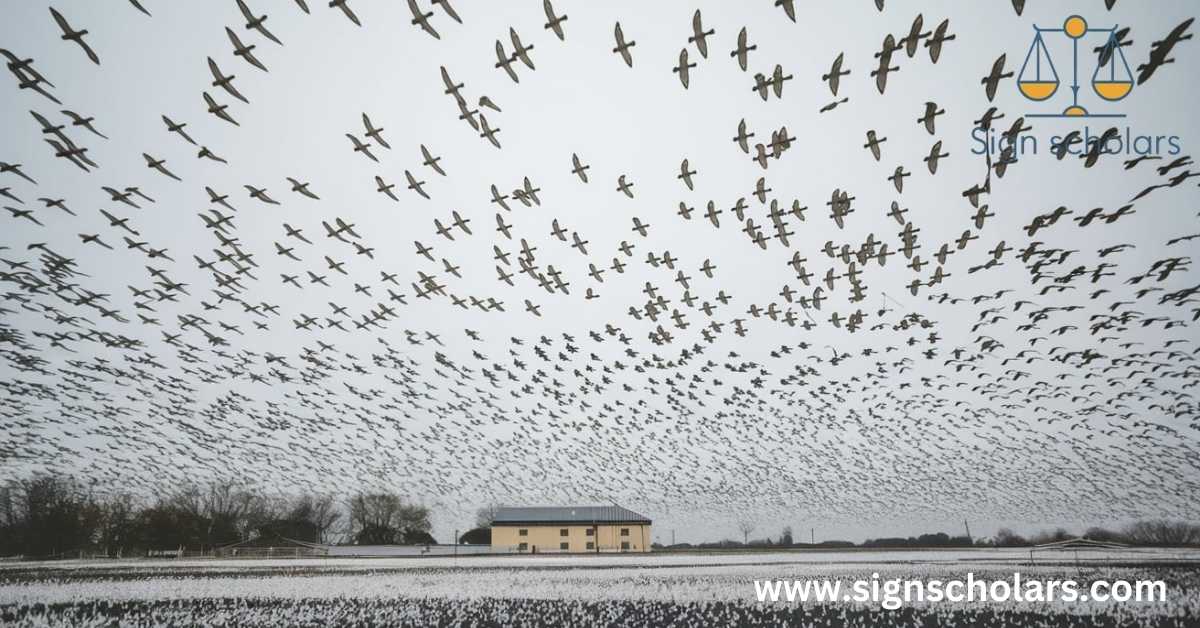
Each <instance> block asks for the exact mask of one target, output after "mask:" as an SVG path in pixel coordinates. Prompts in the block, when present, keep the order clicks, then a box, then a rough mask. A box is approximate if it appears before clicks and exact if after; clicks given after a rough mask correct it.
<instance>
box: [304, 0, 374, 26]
mask: <svg viewBox="0 0 1200 628" xmlns="http://www.w3.org/2000/svg"><path fill="white" fill-rule="evenodd" d="M297 1H298V2H299V1H300V0H297ZM341 8H342V13H345V14H346V17H347V18H349V19H350V21H351V22H354V25H355V26H362V22H360V21H358V16H357V15H355V14H354V10H353V9H351V8H350V5H349V4H347V3H345V2H343V3H342V4H341ZM305 12H306V13H307V9H306V10H305Z"/></svg>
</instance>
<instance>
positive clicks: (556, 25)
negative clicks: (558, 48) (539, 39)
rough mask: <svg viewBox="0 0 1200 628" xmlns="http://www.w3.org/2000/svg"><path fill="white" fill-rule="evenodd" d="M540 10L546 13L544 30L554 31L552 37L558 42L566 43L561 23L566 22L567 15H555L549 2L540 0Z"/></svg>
mask: <svg viewBox="0 0 1200 628" xmlns="http://www.w3.org/2000/svg"><path fill="white" fill-rule="evenodd" d="M542 10H543V11H544V12H545V13H546V24H545V26H544V28H546V29H547V30H552V31H554V35H555V36H556V37H558V40H559V41H566V34H564V33H563V27H562V23H563V22H565V21H567V15H566V14H565V13H564V14H563V15H562V16H558V15H555V13H554V6H553V5H551V4H550V0H542Z"/></svg>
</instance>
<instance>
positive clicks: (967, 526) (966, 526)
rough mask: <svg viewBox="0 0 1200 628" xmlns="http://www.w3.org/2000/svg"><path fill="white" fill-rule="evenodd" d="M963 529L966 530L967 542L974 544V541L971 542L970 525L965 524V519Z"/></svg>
mask: <svg viewBox="0 0 1200 628" xmlns="http://www.w3.org/2000/svg"><path fill="white" fill-rule="evenodd" d="M963 527H965V528H966V529H967V542H968V543H971V544H974V543H975V541H973V540H971V524H969V523H967V520H966V519H963Z"/></svg>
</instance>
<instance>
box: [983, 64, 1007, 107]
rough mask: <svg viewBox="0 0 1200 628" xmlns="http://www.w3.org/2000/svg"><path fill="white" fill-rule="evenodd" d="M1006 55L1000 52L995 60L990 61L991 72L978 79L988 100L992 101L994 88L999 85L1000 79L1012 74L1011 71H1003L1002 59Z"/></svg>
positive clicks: (994, 94)
mask: <svg viewBox="0 0 1200 628" xmlns="http://www.w3.org/2000/svg"><path fill="white" fill-rule="evenodd" d="M1007 56H1008V55H1007V54H1001V55H1000V56H999V57H997V58H996V61H995V62H994V63H992V70H991V72H989V73H988V75H987V76H985V77H983V79H982V80H980V81H979V82H980V84H982V85H983V86H984V92H985V93H986V94H987V99H988V102H992V99H994V98H995V97H996V88H997V86H999V85H1000V79H1005V78H1009V77H1011V76H1012V75H1013V73H1012V72H1005V71H1004V59H1005V57H1007Z"/></svg>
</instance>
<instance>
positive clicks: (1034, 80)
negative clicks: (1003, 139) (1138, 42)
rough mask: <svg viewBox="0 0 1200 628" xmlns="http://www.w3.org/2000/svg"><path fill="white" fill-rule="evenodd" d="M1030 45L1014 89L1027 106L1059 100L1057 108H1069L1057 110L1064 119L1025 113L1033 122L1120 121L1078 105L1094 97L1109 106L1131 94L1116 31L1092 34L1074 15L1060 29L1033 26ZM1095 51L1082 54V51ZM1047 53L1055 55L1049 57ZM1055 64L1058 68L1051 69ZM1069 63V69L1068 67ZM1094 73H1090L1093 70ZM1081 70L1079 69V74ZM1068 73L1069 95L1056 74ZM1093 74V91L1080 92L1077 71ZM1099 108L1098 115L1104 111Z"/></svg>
mask: <svg viewBox="0 0 1200 628" xmlns="http://www.w3.org/2000/svg"><path fill="white" fill-rule="evenodd" d="M1033 30H1034V36H1033V42H1032V43H1031V44H1030V45H1029V52H1027V53H1025V62H1024V63H1023V64H1021V72H1020V74H1018V75H1017V88H1018V89H1019V90H1020V91H1021V94H1022V95H1023V96H1025V97H1026V98H1028V99H1029V100H1032V101H1036V102H1046V101H1049V100H1050V99H1051V98H1053V97H1054V96H1055V94H1060V92H1061V94H1060V95H1059V98H1058V99H1057V102H1059V103H1062V104H1064V105H1065V104H1066V102H1067V97H1068V96H1069V97H1070V104H1069V105H1066V106H1065V107H1064V108H1062V109H1060V110H1059V111H1061V112H1062V113H1029V114H1026V117H1032V118H1123V117H1125V114H1123V113H1112V112H1105V111H1099V110H1097V111H1092V110H1090V109H1089V108H1088V107H1091V105H1090V104H1089V105H1088V107H1085V106H1084V105H1083V104H1081V103H1082V102H1087V101H1088V100H1090V94H1089V92H1091V93H1094V94H1095V95H1096V96H1099V97H1100V99H1102V100H1103V101H1104V102H1108V103H1112V102H1116V101H1119V100H1122V99H1124V98H1125V97H1126V96H1128V95H1129V93H1130V92H1132V91H1133V73H1132V72H1130V71H1129V63H1128V62H1126V61H1125V53H1123V52H1121V47H1122V42H1121V38H1120V37H1119V36H1118V31H1117V26H1116V25H1113V26H1112V27H1111V28H1091V27H1089V26H1088V23H1087V21H1086V20H1084V19H1083V18H1082V17H1080V16H1078V15H1072V16H1071V17H1068V18H1067V19H1066V21H1064V22H1063V25H1062V27H1061V28H1040V27H1039V26H1038V25H1037V24H1034V25H1033ZM1081 44H1082V45H1084V46H1088V45H1091V46H1094V48H1086V47H1085V48H1084V49H1083V50H1080V46H1081ZM1051 50H1053V51H1054V54H1051ZM1055 59H1058V64H1057V65H1056V64H1055ZM1068 62H1069V63H1070V65H1069V66H1067V65H1066V63H1068ZM1093 63H1094V64H1095V68H1094V69H1091V66H1092V64H1093ZM1080 66H1083V67H1082V68H1081V67H1080ZM1059 67H1063V68H1067V67H1069V68H1070V77H1069V79H1070V81H1071V83H1070V85H1068V86H1067V87H1069V88H1070V89H1069V91H1070V94H1069V95H1068V94H1067V93H1066V92H1067V90H1061V89H1060V87H1061V84H1062V81H1063V79H1062V78H1061V77H1060V76H1059V73H1058V68H1059ZM1089 69H1091V77H1092V78H1091V89H1090V90H1084V89H1081V87H1082V86H1081V85H1080V82H1079V80H1080V70H1083V71H1084V72H1085V73H1086V72H1087V71H1088V70H1089ZM1102 108H1103V105H1098V106H1097V107H1096V109H1102Z"/></svg>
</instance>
